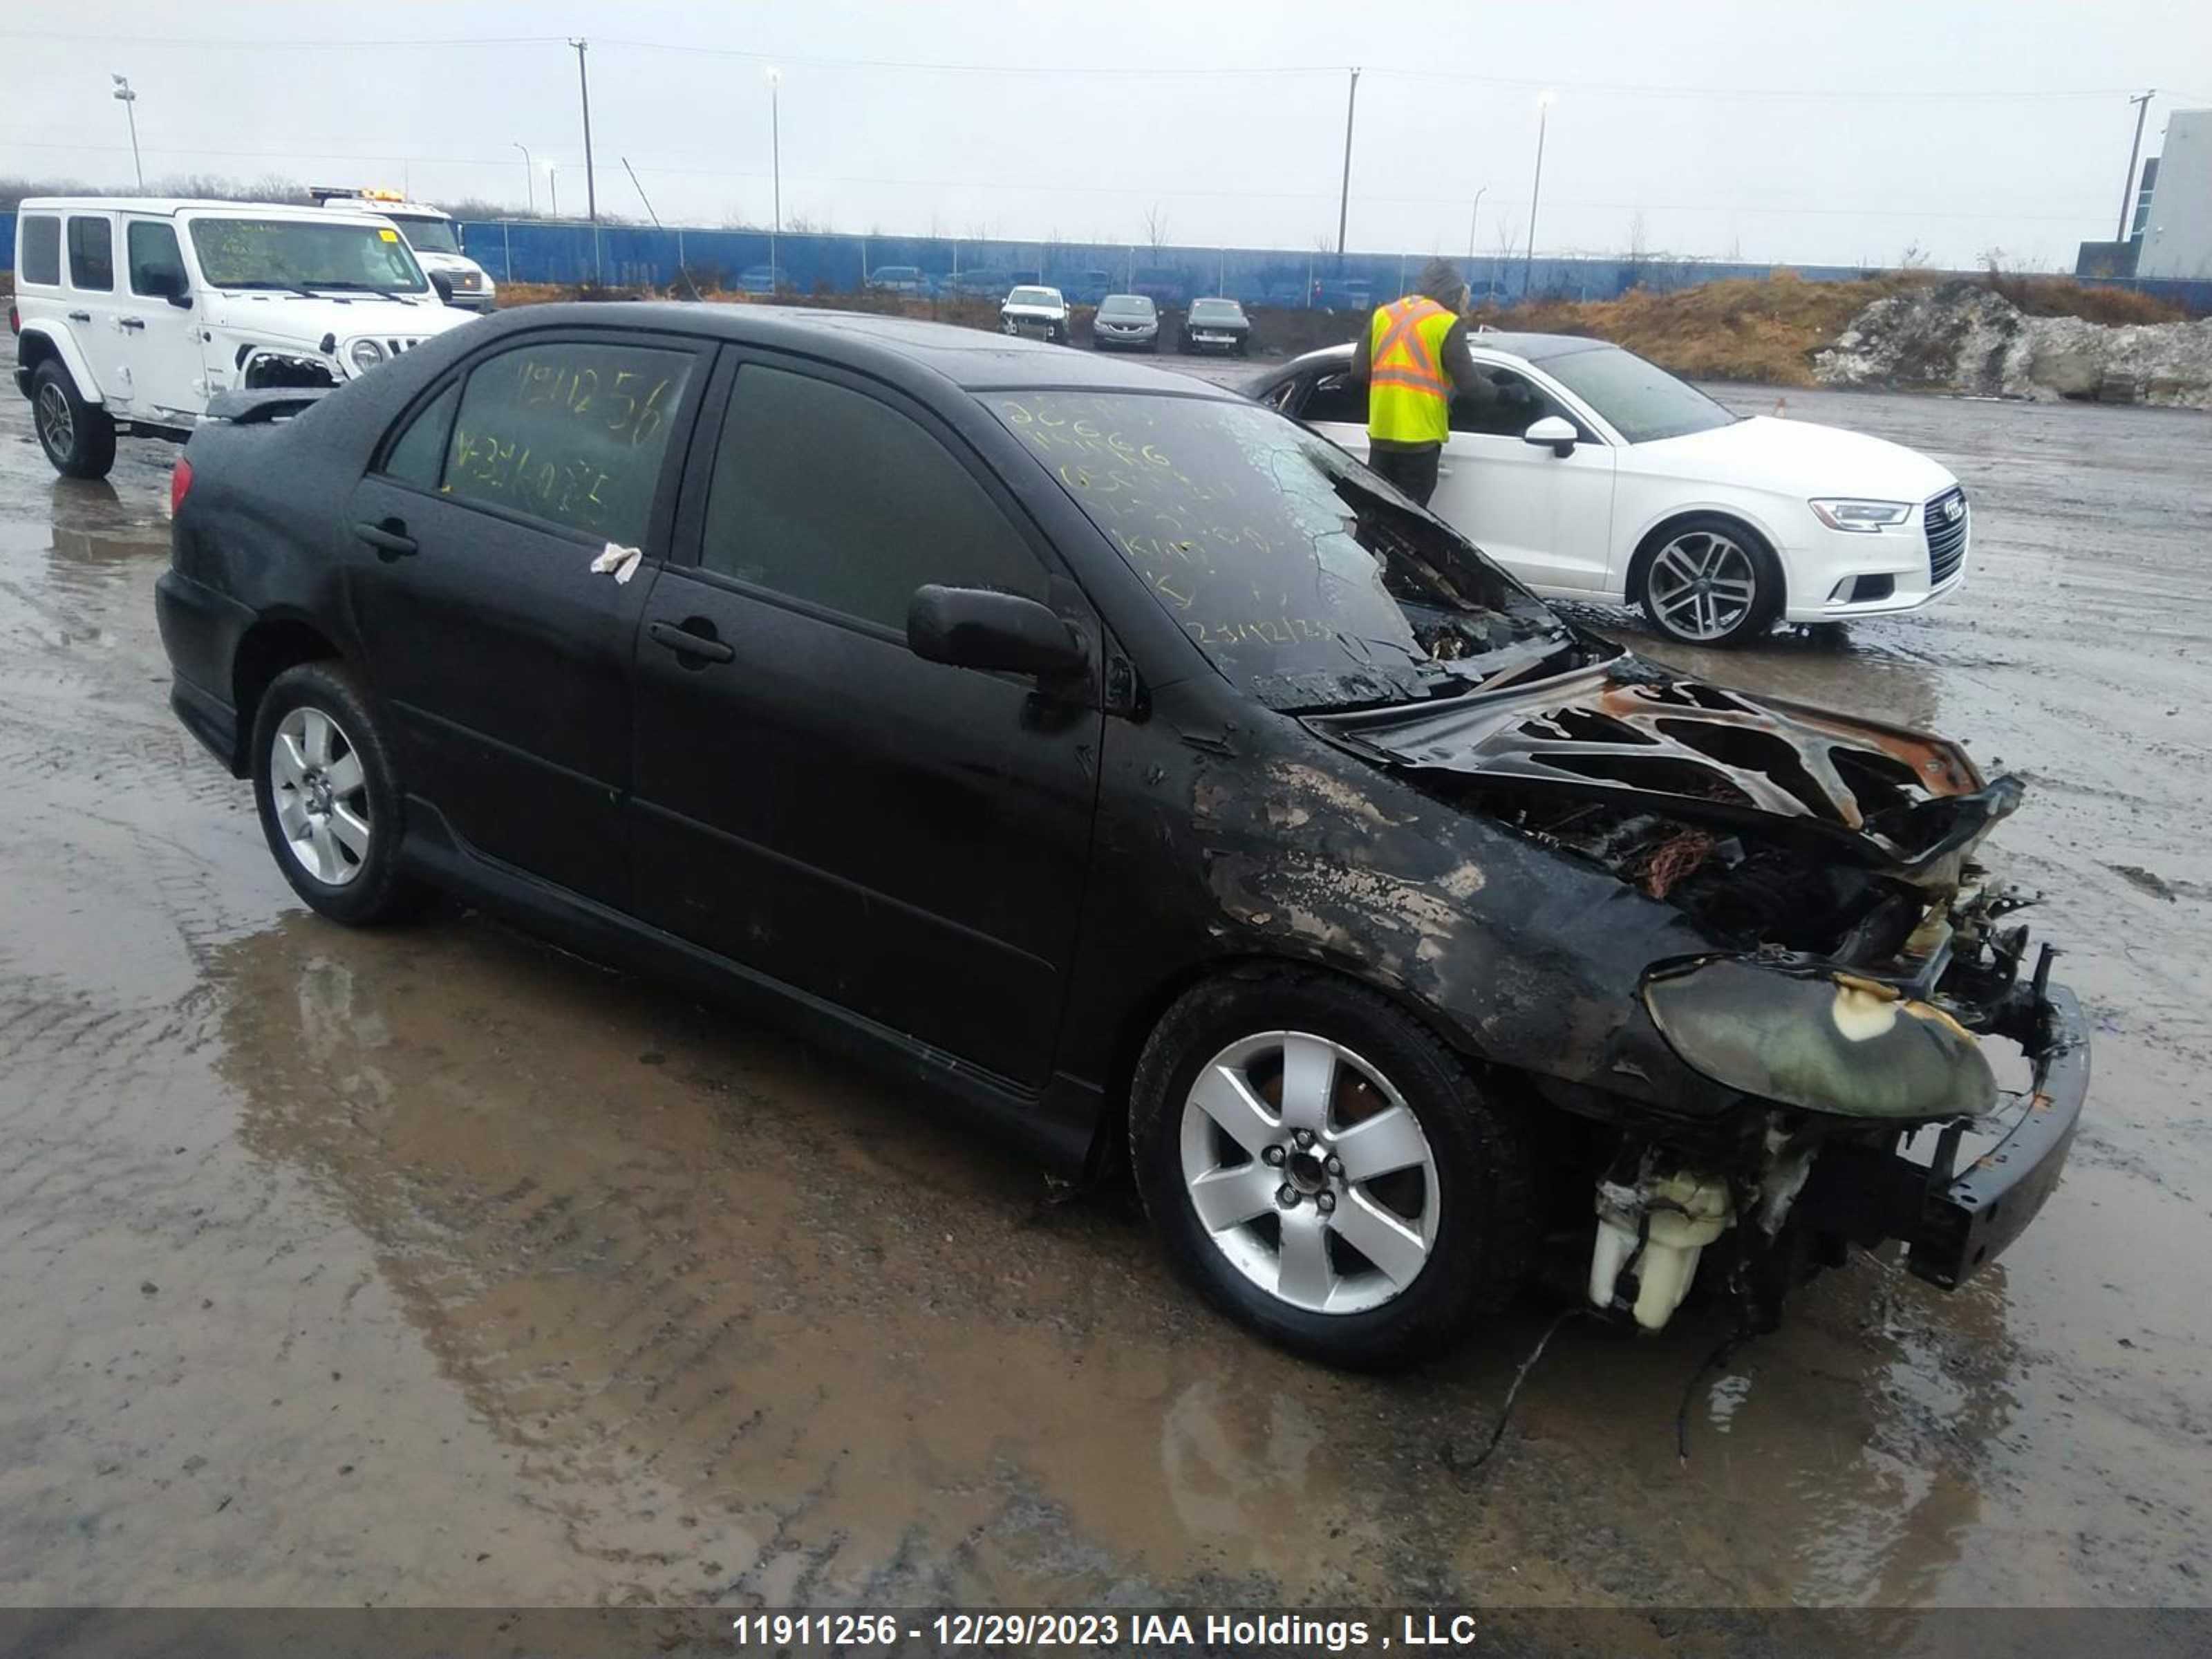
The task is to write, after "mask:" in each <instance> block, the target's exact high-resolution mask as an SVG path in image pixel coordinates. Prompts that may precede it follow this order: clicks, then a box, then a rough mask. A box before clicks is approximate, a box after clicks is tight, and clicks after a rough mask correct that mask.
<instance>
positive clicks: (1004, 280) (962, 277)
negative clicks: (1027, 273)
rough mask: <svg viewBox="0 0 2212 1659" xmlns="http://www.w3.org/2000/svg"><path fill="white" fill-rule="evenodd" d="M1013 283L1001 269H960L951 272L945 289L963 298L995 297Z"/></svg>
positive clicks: (980, 298)
mask: <svg viewBox="0 0 2212 1659" xmlns="http://www.w3.org/2000/svg"><path fill="white" fill-rule="evenodd" d="M1012 285H1013V283H1012V279H1011V278H1010V277H1008V276H1007V275H1006V272H1005V271H1003V270H962V271H956V272H955V273H954V274H953V276H952V279H951V282H950V283H947V284H946V291H947V292H950V293H951V294H955V295H958V296H959V297H960V298H962V299H963V300H990V299H996V298H998V297H999V296H1000V295H1003V294H1005V293H1006V290H1007V289H1009V288H1011V287H1012Z"/></svg>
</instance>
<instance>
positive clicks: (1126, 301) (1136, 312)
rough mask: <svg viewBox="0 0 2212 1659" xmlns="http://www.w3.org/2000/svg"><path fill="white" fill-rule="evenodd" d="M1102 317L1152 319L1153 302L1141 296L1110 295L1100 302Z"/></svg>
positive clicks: (1099, 312)
mask: <svg viewBox="0 0 2212 1659" xmlns="http://www.w3.org/2000/svg"><path fill="white" fill-rule="evenodd" d="M1098 314H1099V315H1100V316H1101V317H1150V316H1152V315H1154V314H1155V313H1154V312H1153V309H1152V301H1150V300H1147V299H1146V298H1145V297H1144V296H1143V295H1140V294H1109V295H1107V296H1106V297H1105V298H1104V299H1103V300H1101V301H1099V302H1098Z"/></svg>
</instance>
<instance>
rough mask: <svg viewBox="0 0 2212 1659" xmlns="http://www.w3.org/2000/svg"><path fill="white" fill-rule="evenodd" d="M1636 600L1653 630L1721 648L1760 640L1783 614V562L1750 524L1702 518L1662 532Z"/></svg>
mask: <svg viewBox="0 0 2212 1659" xmlns="http://www.w3.org/2000/svg"><path fill="white" fill-rule="evenodd" d="M1638 571H1639V573H1640V574H1638V579H1637V585H1636V586H1637V592H1636V595H1635V597H1636V599H1637V600H1638V603H1639V604H1641V605H1643V607H1644V617H1645V618H1646V619H1647V620H1649V621H1650V624H1651V626H1652V628H1653V629H1656V631H1657V632H1658V633H1659V634H1661V635H1663V636H1665V637H1666V638H1668V639H1670V640H1674V641H1680V643H1682V644H1684V645H1704V646H1712V647H1719V648H1723V649H1726V648H1731V647H1736V646H1742V645H1748V644H1750V643H1751V642H1752V641H1754V640H1757V639H1759V638H1762V637H1763V636H1765V635H1766V634H1767V633H1768V632H1770V631H1771V629H1772V628H1773V626H1774V619H1775V618H1776V617H1778V616H1780V615H1781V614H1782V608H1783V605H1784V584H1783V577H1782V565H1781V562H1780V561H1778V559H1777V558H1776V557H1775V556H1774V550H1773V549H1771V547H1769V546H1768V545H1767V544H1766V542H1765V538H1763V537H1761V536H1760V535H1759V534H1758V532H1755V531H1753V530H1752V529H1751V528H1750V526H1747V525H1745V524H1743V523H1741V522H1740V521H1739V520H1735V519H1730V518H1727V517H1724V516H1723V515H1722V514H1720V513H1699V514H1697V515H1696V516H1694V517H1692V518H1688V519H1684V520H1680V522H1678V523H1675V524H1672V525H1669V526H1666V527H1665V528H1664V529H1663V530H1662V531H1660V532H1658V533H1657V534H1656V536H1655V537H1654V538H1653V544H1652V546H1651V549H1650V553H1649V555H1648V556H1645V557H1644V559H1643V560H1642V561H1641V562H1639V564H1638Z"/></svg>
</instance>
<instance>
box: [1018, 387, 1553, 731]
mask: <svg viewBox="0 0 2212 1659" xmlns="http://www.w3.org/2000/svg"><path fill="white" fill-rule="evenodd" d="M988 401H989V404H990V406H991V408H992V410H993V412H994V413H995V414H996V415H997V416H998V417H999V419H1000V421H1001V422H1004V423H1005V424H1006V428H1007V429H1008V430H1009V431H1011V432H1012V434H1013V435H1014V436H1015V437H1016V438H1017V439H1018V440H1020V441H1021V442H1022V443H1023V444H1024V445H1025V446H1027V447H1028V448H1029V449H1030V452H1031V453H1033V454H1035V455H1036V457H1037V459H1039V460H1041V461H1042V462H1043V463H1044V464H1045V465H1046V466H1047V467H1048V468H1049V469H1050V470H1051V471H1053V473H1054V475H1055V476H1056V477H1058V478H1059V480H1060V484H1061V486H1062V487H1063V488H1064V489H1066V491H1067V493H1068V495H1070V496H1072V497H1073V499H1074V501H1075V502H1076V504H1077V505H1078V506H1079V507H1081V508H1082V509H1083V511H1084V513H1085V514H1086V515H1087V516H1088V517H1089V518H1090V520H1091V522H1092V523H1093V524H1095V525H1096V526H1097V527H1098V528H1099V530H1100V531H1102V532H1104V534H1105V536H1106V538H1107V539H1108V540H1109V542H1111V543H1112V544H1113V545H1114V547H1115V550H1116V551H1118V552H1119V553H1120V554H1121V556H1122V558H1123V559H1124V560H1126V561H1127V563H1128V566H1129V568H1131V569H1132V570H1133V571H1134V572H1135V573H1136V574H1138V576H1139V577H1140V578H1141V579H1142V580H1143V581H1144V583H1145V586H1146V587H1147V588H1149V589H1150V590H1151V591H1152V597H1153V598H1154V599H1156V600H1157V601H1158V603H1159V604H1160V605H1163V606H1164V607H1165V608H1166V610H1167V611H1168V614H1169V615H1170V616H1171V617H1174V618H1175V619H1176V622H1177V623H1179V624H1180V625H1181V626H1182V629H1183V631H1184V632H1185V633H1186V634H1188V635H1189V636H1190V637H1191V639H1192V640H1193V641H1195V642H1196V644H1197V645H1198V647H1199V648H1200V650H1201V651H1203V652H1204V653H1206V656H1207V658H1208V659H1210V660H1212V663H1213V664H1214V665H1215V666H1216V667H1217V668H1218V669H1219V670H1220V671H1221V672H1222V673H1223V674H1224V675H1225V676H1226V677H1227V678H1229V679H1230V680H1231V681H1232V682H1233V683H1235V684H1237V685H1239V686H1241V687H1243V689H1244V690H1247V691H1249V692H1250V693H1251V695H1253V696H1255V697H1257V698H1258V699H1259V700H1260V701H1261V702H1264V703H1267V705H1268V706H1269V707H1271V708H1280V709H1285V710H1291V709H1319V708H1356V707H1359V706H1362V705H1370V704H1383V703H1395V702H1413V701H1419V700H1421V699H1425V698H1430V697H1436V696H1453V695H1456V694H1458V693H1461V692H1464V691H1467V690H1472V689H1474V687H1476V686H1478V685H1480V684H1482V683H1483V682H1485V681H1486V680H1489V679H1492V678H1495V677H1496V676H1497V675H1498V674H1499V673H1502V672H1506V671H1517V670H1520V669H1523V668H1528V667H1532V666H1534V663H1535V662H1536V661H1537V660H1538V659H1541V658H1543V657H1546V656H1548V655H1550V654H1553V653H1556V652H1558V651H1559V650H1561V649H1563V648H1566V647H1570V646H1571V645H1572V644H1573V638H1572V635H1571V634H1570V633H1569V632H1568V630H1567V629H1566V628H1565V625H1564V624H1563V623H1560V621H1559V619H1558V618H1557V617H1554V616H1553V614H1552V613H1551V612H1550V611H1547V609H1545V607H1544V605H1543V604H1542V603H1541V601H1540V600H1538V599H1535V598H1534V596H1533V595H1531V594H1530V593H1529V592H1528V590H1527V589H1525V588H1523V587H1522V586H1521V585H1520V584H1519V583H1517V582H1516V581H1515V580H1513V579H1512V578H1511V577H1510V576H1508V575H1507V574H1505V573H1504V571H1502V570H1500V569H1499V568H1498V567H1497V566H1496V565H1494V564H1492V563H1491V562H1490V561H1489V560H1487V559H1486V558H1485V557H1483V556H1482V555H1481V554H1480V552H1478V551H1477V550H1475V548H1474V544H1471V543H1470V542H1468V540H1466V539H1465V538H1463V537H1462V536H1461V535H1460V534H1459V533H1458V532H1455V531H1454V530H1452V529H1451V528H1449V526H1446V525H1445V524H1443V522H1442V521H1441V520H1437V519H1435V518H1432V517H1431V516H1430V515H1429V514H1428V513H1424V512H1422V511H1421V510H1420V509H1419V508H1418V507H1414V506H1413V504H1412V503H1411V502H1409V501H1407V500H1406V498H1405V497H1404V496H1402V495H1399V494H1398V493H1397V492H1396V491H1395V490H1394V489H1390V488H1389V485H1387V484H1385V483H1383V482H1382V481H1381V480H1379V479H1377V478H1376V477H1375V476H1374V475H1373V474H1372V473H1370V472H1369V471H1367V470H1366V469H1365V468H1364V467H1363V466H1361V465H1358V463H1357V462H1356V461H1354V460H1352V459H1351V458H1350V457H1349V456H1347V455H1346V454H1345V453H1344V452H1343V451H1342V450H1340V449H1339V448H1337V447H1335V446H1334V444H1331V443H1328V442H1327V441H1323V440H1322V439H1320V438H1317V437H1316V436H1315V435H1312V434H1311V433H1310V432H1308V431H1306V430H1305V429H1304V428H1303V427H1300V426H1298V425H1297V423H1295V422H1291V421H1288V420H1285V418H1284V417H1283V416H1280V415H1279V414H1277V413H1275V412H1274V411H1273V410H1268V409H1262V408H1260V407H1258V406H1256V405H1254V404H1232V403H1219V402H1216V401H1213V400H1212V399H1210V398H1182V397H1164V396H1160V395H1158V394H1154V393H1146V392H995V393H992V394H990V396H989V398H988Z"/></svg>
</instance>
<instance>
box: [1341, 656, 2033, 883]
mask: <svg viewBox="0 0 2212 1659" xmlns="http://www.w3.org/2000/svg"><path fill="white" fill-rule="evenodd" d="M1306 725H1307V726H1308V727H1309V728H1310V729H1311V730H1313V731H1314V732H1316V734H1318V735H1320V736H1322V737H1323V738H1327V739H1328V740H1329V741H1332V742H1334V743H1336V744H1339V745H1340V746H1341V747H1344V748H1348V749H1350V750H1352V751H1353V752H1355V753H1358V754H1360V755H1362V756H1364V757H1365V758H1367V759H1369V760H1370V761H1373V762H1376V763H1380V764H1383V765H1387V766H1390V767H1393V768H1406V769H1414V770H1418V771H1431V772H1442V773H1446V774H1451V775H1456V776H1458V777H1462V778H1465V779H1467V780H1468V781H1471V782H1473V783H1474V784H1476V785H1493V786H1496V787H1499V788H1501V789H1510V790H1513V791H1516V792H1520V793H1524V794H1525V793H1527V792H1528V791H1530V790H1538V791H1556V792H1565V793H1570V794H1577V795H1586V796H1591V797H1595V798H1603V799H1612V800H1613V801H1615V802H1617V803H1620V804H1623V805H1638V806H1641V807H1643V808H1645V809H1647V810H1650V811H1656V812H1662V813H1665V814H1667V815H1668V816H1670V817H1677V818H1683V819H1689V820H1693V821H1697V822H1702V823H1718V824H1723V825H1728V826H1732V827H1737V828H1741V829H1751V830H1754V831H1758V832H1761V833H1764V834H1765V835H1766V836H1771V837H1773V838H1776V839H1782V840H1788V841H1794V842H1799V843H1801V844H1807V845H1808V846H1811V847H1813V848H1817V849H1824V850H1826V851H1828V852H1830V853H1832V854H1835V855H1837V856H1838V857H1841V858H1844V859H1847V860H1850V861H1852V862H1855V863H1858V864H1863V865H1867V866H1874V867H1876V868H1880V869H1883V870H1887V871H1888V872H1892V873H1893V874H1897V875H1899V876H1903V877H1905V878H1908V879H1910V880H1913V881H1917V882H1921V883H1923V884H1931V885H1936V884H1954V883H1955V882H1956V881H1957V879H1958V871H1959V866H1960V862H1961V861H1962V860H1964V858H1965V856H1966V854H1967V853H1968V852H1969V851H1970V850H1972V848H1973V847H1974V845H1975V844H1976V843H1977V842H1979V841H1980V840H1981V839H1982V837H1983V836H1984V835H1986V834H1987V833H1988V832H1989V830H1990V827H1991V826H1992V825H1994V824H1995V823H1996V822H1997V820H1999V819H2000V818H2002V817H2005V816H2006V815H2007V814H2008V813H2009V812H2010V811H2012V810H2013V809H2014V807H2015V806H2016V805H2018V804H2019V800H2020V796H2021V784H2020V782H2019V781H2018V780H2017V779H2015V778H2011V777H2002V778H1999V779H1998V780H1997V781H1996V782H1994V783H1990V782H1986V781H1984V779H1983V777H1982V775H1981V773H1980V771H1979V770H1978V769H1977V768H1976V767H1975V765H1974V763H1973V762H1972V760H1971V759H1969V758H1968V757H1967V756H1966V751H1965V750H1963V749H1961V748H1960V747H1959V745H1958V744H1954V743H1952V742H1949V741H1948V740H1947V739H1945V738H1937V737H1932V736H1929V734H1927V733H1925V732H1914V731H1911V730H1909V729H1907V728H1905V727H1902V726H1887V725H1884V724H1881V722H1879V721H1875V720H1861V719H1858V718H1856V717H1854V716H1850V715H1845V714H1835V713H1832V712H1831V711H1829V710H1826V709H1821V708H1809V707H1808V706H1806V705H1804V704H1801V703H1794V702H1784V701H1782V700H1780V699H1778V698H1773V697H1763V696H1754V695H1753V694H1752V693H1750V692H1747V691H1738V690H1730V689H1728V688H1725V687H1722V686H1717V685H1710V684H1705V682H1703V681H1699V680H1693V679H1687V678H1681V677H1680V676H1678V675H1676V674H1675V673H1674V671H1671V670H1668V669H1664V668H1662V667H1660V666H1659V665H1656V664H1653V663H1649V662H1645V661H1644V660H1642V659H1638V658H1636V657H1633V656H1626V655H1624V656H1621V657H1618V658H1615V659H1613V660H1612V661H1611V662H1608V663H1606V664H1603V665H1600V666H1597V667H1595V668H1591V669H1589V670H1585V671H1582V672H1580V673H1577V674H1573V675H1570V676H1566V677H1565V678H1559V679H1553V680H1550V681H1547V682H1545V683H1543V684H1539V685H1534V686H1530V687H1528V688H1525V689H1516V690H1507V691H1502V692H1498V693H1493V694H1490V695H1481V694H1477V695H1474V696H1468V697H1463V698H1456V699H1454V700H1452V701H1450V702H1445V703H1442V704H1438V703H1433V702H1431V703H1417V704H1412V705H1401V706H1397V707H1393V708H1380V709H1364V710H1359V711H1356V712H1350V713H1346V714H1315V715H1310V716H1308V717H1307V719H1306ZM1477 804H1478V805H1479V799H1478V802H1477Z"/></svg>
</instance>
